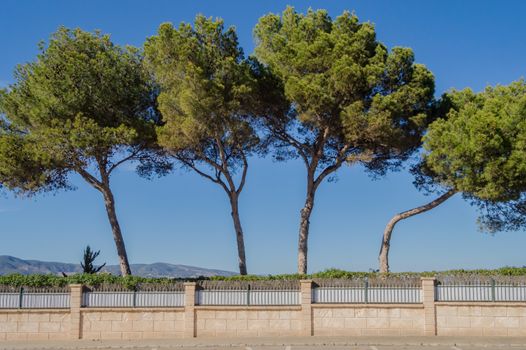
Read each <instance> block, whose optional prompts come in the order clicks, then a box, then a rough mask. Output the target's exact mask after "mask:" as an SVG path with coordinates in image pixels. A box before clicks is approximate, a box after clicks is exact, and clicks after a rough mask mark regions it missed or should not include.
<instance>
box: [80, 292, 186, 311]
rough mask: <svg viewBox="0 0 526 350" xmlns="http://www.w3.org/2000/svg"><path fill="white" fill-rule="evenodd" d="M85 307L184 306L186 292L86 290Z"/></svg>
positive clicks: (83, 297)
mask: <svg viewBox="0 0 526 350" xmlns="http://www.w3.org/2000/svg"><path fill="white" fill-rule="evenodd" d="M82 306H83V307H138V308H140V307H182V306H184V292H177V291H172V292H144V291H129V292H121V291H119V292H100V291H95V292H91V291H90V292H84V293H83V294H82Z"/></svg>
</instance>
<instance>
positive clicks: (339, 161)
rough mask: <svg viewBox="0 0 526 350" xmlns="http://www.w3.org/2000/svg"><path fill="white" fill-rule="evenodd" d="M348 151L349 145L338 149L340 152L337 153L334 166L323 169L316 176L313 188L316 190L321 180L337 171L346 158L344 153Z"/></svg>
mask: <svg viewBox="0 0 526 350" xmlns="http://www.w3.org/2000/svg"><path fill="white" fill-rule="evenodd" d="M348 149H349V145H345V146H343V147H342V148H341V149H340V151H338V157H337V158H336V161H335V162H334V164H332V165H330V166H328V167H326V168H325V169H323V171H322V172H321V173H320V174H319V175H318V177H316V180H315V181H314V188H317V187H318V186H319V185H320V183H321V182H322V181H323V179H325V177H327V176H328V175H330V174H331V173H333V172H335V171H336V170H338V168H340V167H341V165H342V164H343V161H344V160H345V158H346V153H347V150H348Z"/></svg>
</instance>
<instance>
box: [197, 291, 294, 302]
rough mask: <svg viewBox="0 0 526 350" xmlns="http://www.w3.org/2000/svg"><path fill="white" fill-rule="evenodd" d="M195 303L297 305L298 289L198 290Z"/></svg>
mask: <svg viewBox="0 0 526 350" xmlns="http://www.w3.org/2000/svg"><path fill="white" fill-rule="evenodd" d="M196 296H197V298H196V304H197V305H299V304H300V291H298V290H251V289H249V288H247V289H245V290H198V291H196Z"/></svg>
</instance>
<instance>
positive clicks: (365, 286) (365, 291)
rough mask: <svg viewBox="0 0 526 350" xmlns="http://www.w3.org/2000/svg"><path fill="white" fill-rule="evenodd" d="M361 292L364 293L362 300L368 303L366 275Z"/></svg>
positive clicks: (367, 280)
mask: <svg viewBox="0 0 526 350" xmlns="http://www.w3.org/2000/svg"><path fill="white" fill-rule="evenodd" d="M363 293H364V298H363V300H364V301H365V303H366V304H368V303H369V279H367V277H365V284H364V289H363Z"/></svg>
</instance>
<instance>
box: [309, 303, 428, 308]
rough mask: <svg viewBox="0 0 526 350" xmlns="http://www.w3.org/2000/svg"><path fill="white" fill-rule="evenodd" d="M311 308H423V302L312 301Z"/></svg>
mask: <svg viewBox="0 0 526 350" xmlns="http://www.w3.org/2000/svg"><path fill="white" fill-rule="evenodd" d="M312 308H323V309H326V308H332V309H336V308H346V309H349V308H354V309H357V308H359V309H363V308H369V309H372V308H374V309H393V308H397V309H423V308H424V304H374V303H367V304H336V303H334V304H332V303H331V304H329V303H326V304H323V303H314V304H312Z"/></svg>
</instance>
